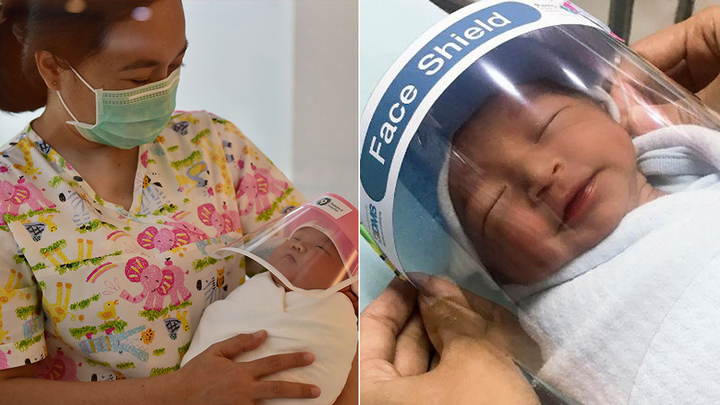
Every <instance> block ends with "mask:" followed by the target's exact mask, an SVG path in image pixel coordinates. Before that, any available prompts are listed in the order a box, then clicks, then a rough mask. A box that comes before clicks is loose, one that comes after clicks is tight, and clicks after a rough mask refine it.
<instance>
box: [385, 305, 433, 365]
mask: <svg viewBox="0 0 720 405" xmlns="http://www.w3.org/2000/svg"><path fill="white" fill-rule="evenodd" d="M429 356H430V341H429V340H428V337H427V333H425V326H424V325H423V322H422V318H421V317H420V312H419V311H418V310H415V311H414V312H413V314H412V315H411V316H410V320H409V321H408V322H407V324H406V325H405V327H404V328H403V329H402V331H401V332H400V334H399V335H398V338H397V344H396V347H395V359H394V362H393V363H394V365H395V369H397V371H398V372H399V373H400V375H402V376H404V377H407V376H413V375H418V374H422V373H425V372H427V371H428V361H429Z"/></svg>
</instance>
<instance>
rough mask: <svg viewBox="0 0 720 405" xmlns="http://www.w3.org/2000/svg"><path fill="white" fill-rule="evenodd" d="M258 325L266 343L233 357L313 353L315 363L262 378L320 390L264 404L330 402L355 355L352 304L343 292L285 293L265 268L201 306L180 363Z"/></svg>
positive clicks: (355, 334) (355, 319)
mask: <svg viewBox="0 0 720 405" xmlns="http://www.w3.org/2000/svg"><path fill="white" fill-rule="evenodd" d="M261 329H264V330H265V331H267V338H266V339H265V342H263V343H262V344H261V345H260V347H259V348H257V349H255V350H253V351H250V352H247V353H243V354H241V355H240V356H238V357H237V358H235V361H242V362H245V361H252V360H256V359H259V358H262V357H267V356H270V355H274V354H282V353H293V352H310V353H313V354H314V355H315V362H314V363H313V364H311V365H309V366H307V367H301V368H293V369H289V370H284V371H281V372H278V373H275V374H272V375H271V376H269V377H268V378H265V380H272V381H292V382H302V383H308V384H315V385H317V386H318V387H320V390H321V391H322V394H321V395H320V396H319V397H318V398H312V399H302V400H298V399H273V400H265V401H263V403H265V404H325V405H327V404H332V403H333V402H334V401H335V399H336V398H337V397H338V395H340V392H342V389H343V387H344V386H345V382H346V379H347V376H348V374H349V373H350V368H351V366H352V362H353V358H354V357H355V351H356V347H357V337H358V331H357V317H356V316H355V311H354V309H353V306H352V304H351V302H350V300H349V299H348V298H347V297H346V296H345V295H343V294H342V293H336V294H332V295H330V296H329V297H327V298H323V299H314V298H309V297H307V296H305V295H302V294H300V293H297V292H292V291H291V292H285V290H284V288H282V287H279V286H277V285H276V284H275V282H274V281H273V280H272V277H271V275H270V273H269V272H265V273H262V274H258V275H256V276H254V277H252V278H250V279H249V280H248V281H247V282H245V284H243V285H241V286H240V287H238V288H237V289H236V290H234V291H233V292H231V293H230V294H229V295H228V296H227V298H226V299H224V300H221V301H216V302H214V303H212V304H211V305H210V306H208V307H207V308H206V309H205V313H204V314H203V316H202V318H201V319H200V325H199V326H198V329H197V331H196V332H195V335H194V336H193V339H192V343H191V344H190V349H189V350H188V352H187V354H186V355H185V357H184V358H183V361H182V365H185V364H186V363H187V362H188V361H190V359H192V358H193V357H195V356H197V355H198V354H200V353H201V352H202V351H204V350H205V349H207V348H208V347H209V346H210V345H212V344H213V343H216V342H219V341H222V340H225V339H228V338H230V337H232V336H235V335H237V334H240V333H254V332H257V331H258V330H261Z"/></svg>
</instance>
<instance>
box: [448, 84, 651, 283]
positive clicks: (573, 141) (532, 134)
mask: <svg viewBox="0 0 720 405" xmlns="http://www.w3.org/2000/svg"><path fill="white" fill-rule="evenodd" d="M521 93H522V95H523V97H522V98H517V97H511V96H508V95H505V94H503V95H497V96H494V98H493V99H491V100H490V101H489V102H487V103H486V104H485V106H483V108H481V109H480V110H479V112H477V113H476V114H475V115H473V116H472V117H471V118H470V120H469V121H468V122H466V123H465V125H464V126H463V127H462V128H461V129H460V130H459V131H458V132H457V133H456V134H455V137H454V139H453V146H454V149H455V152H456V153H457V157H456V158H451V159H450V167H449V176H448V185H449V193H450V198H451V200H452V205H453V207H454V210H455V212H456V213H457V217H458V219H459V221H460V223H461V224H462V228H463V230H464V231H465V233H466V234H467V236H468V238H469V239H470V241H471V243H472V246H473V247H474V248H475V250H476V252H477V254H478V256H479V257H480V259H481V261H482V263H483V265H484V266H485V267H486V268H487V270H488V271H489V272H490V274H491V275H492V276H493V278H494V279H495V280H496V281H498V282H499V283H501V284H532V283H535V282H538V281H540V280H542V279H544V278H546V277H548V276H549V275H551V274H553V273H554V272H556V271H557V270H558V269H560V267H562V266H563V265H564V264H566V263H567V262H569V261H570V260H571V259H573V258H575V257H577V256H578V255H580V254H581V253H583V252H585V251H587V250H588V249H590V248H592V247H593V246H595V245H597V244H598V243H599V242H600V241H601V240H603V239H604V238H605V237H606V236H608V234H610V232H612V230H613V229H615V227H616V226H617V225H618V224H619V223H620V221H621V220H622V218H623V217H624V216H625V215H626V214H627V213H628V212H630V211H631V210H633V209H635V208H637V207H638V206H640V205H642V204H645V203H647V202H649V201H651V200H653V199H654V198H657V197H658V196H660V195H661V194H662V193H660V192H659V191H657V190H655V189H653V187H652V186H651V185H650V184H648V182H647V179H646V178H645V176H644V175H643V174H642V173H641V172H640V171H639V170H638V168H637V164H636V162H635V158H636V156H635V155H636V153H635V148H634V147H633V143H632V140H631V137H630V135H629V134H628V133H627V131H625V129H624V128H623V127H622V126H620V125H619V124H618V123H617V122H616V121H615V120H614V119H613V118H612V117H611V116H610V114H608V112H607V111H605V110H604V109H603V108H602V107H601V106H599V105H598V104H597V103H596V102H595V101H594V100H593V99H591V98H590V97H588V96H586V95H581V94H579V93H577V92H573V91H571V90H565V89H562V88H560V87H559V86H550V85H539V84H536V85H528V86H523V87H521Z"/></svg>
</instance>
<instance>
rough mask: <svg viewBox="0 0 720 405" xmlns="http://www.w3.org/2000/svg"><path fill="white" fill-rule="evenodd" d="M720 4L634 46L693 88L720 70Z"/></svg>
mask: <svg viewBox="0 0 720 405" xmlns="http://www.w3.org/2000/svg"><path fill="white" fill-rule="evenodd" d="M717 27H720V7H718V6H715V7H709V8H707V9H705V10H703V11H701V12H700V13H698V14H696V15H694V16H692V17H691V18H689V19H687V20H685V21H683V22H682V23H679V24H675V25H672V26H670V27H668V28H665V29H663V30H661V31H658V32H656V33H654V34H652V35H650V36H648V37H647V38H645V39H643V40H641V41H638V42H637V43H635V44H633V46H632V48H633V49H634V50H635V51H636V52H637V53H639V54H640V55H641V56H643V57H644V58H645V59H647V60H648V61H649V62H650V63H652V64H654V65H655V66H657V67H658V68H659V69H660V70H662V71H663V72H665V73H667V74H668V75H669V76H670V77H672V78H673V79H675V80H677V81H678V83H680V84H681V85H683V86H685V87H686V88H687V89H688V90H690V91H692V92H698V91H700V90H702V89H703V88H705V86H707V85H708V84H709V83H710V82H711V81H712V80H713V79H714V78H715V77H717V75H718V72H720V28H717Z"/></svg>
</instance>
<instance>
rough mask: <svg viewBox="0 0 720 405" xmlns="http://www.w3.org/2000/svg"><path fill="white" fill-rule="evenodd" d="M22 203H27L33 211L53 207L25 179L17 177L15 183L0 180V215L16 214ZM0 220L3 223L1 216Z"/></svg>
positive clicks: (50, 202) (53, 206)
mask: <svg viewBox="0 0 720 405" xmlns="http://www.w3.org/2000/svg"><path fill="white" fill-rule="evenodd" d="M23 204H27V205H29V206H30V209H31V210H33V211H42V210H44V209H45V208H46V207H47V208H55V204H53V203H52V201H50V200H48V199H47V198H45V197H44V196H43V194H42V192H41V191H40V190H39V189H38V188H37V187H35V186H34V185H33V184H30V183H26V182H25V179H19V180H18V181H17V185H12V183H10V182H8V181H5V180H2V181H0V215H3V216H4V214H6V213H7V214H10V215H13V216H17V215H18V214H19V212H20V207H22V205H23ZM43 205H44V206H43ZM0 221H1V222H0V225H5V220H4V219H3V218H0Z"/></svg>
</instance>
